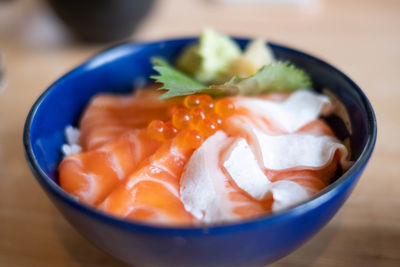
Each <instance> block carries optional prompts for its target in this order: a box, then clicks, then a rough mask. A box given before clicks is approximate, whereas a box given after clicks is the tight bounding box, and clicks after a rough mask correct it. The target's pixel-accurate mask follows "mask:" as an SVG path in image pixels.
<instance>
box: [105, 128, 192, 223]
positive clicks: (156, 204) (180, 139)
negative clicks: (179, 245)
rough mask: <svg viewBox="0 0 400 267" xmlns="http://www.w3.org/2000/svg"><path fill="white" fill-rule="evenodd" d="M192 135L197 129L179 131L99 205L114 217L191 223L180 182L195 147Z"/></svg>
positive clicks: (155, 221) (150, 221)
mask: <svg viewBox="0 0 400 267" xmlns="http://www.w3.org/2000/svg"><path fill="white" fill-rule="evenodd" d="M193 134H194V135H196V132H193V131H182V132H180V133H179V134H178V135H177V136H176V137H174V138H173V139H170V140H169V141H166V142H165V143H164V144H163V145H162V146H161V147H160V148H159V149H158V150H157V151H156V152H155V153H154V155H153V156H151V157H150V158H149V159H148V160H147V161H146V162H145V164H141V167H140V168H139V169H138V170H136V171H135V172H134V173H133V174H132V175H130V176H129V177H128V178H127V179H126V180H125V181H124V182H123V183H122V184H120V185H119V186H118V187H117V188H116V189H115V190H114V191H113V192H112V193H111V194H110V195H109V196H108V197H107V198H106V199H105V200H104V201H103V202H102V203H101V204H100V205H99V208H100V209H101V210H103V211H105V212H108V213H110V214H113V215H115V216H119V217H123V218H127V219H133V220H138V221H142V222H149V223H163V224H173V225H188V224H192V223H193V217H192V215H191V214H190V213H188V212H187V211H186V210H185V208H184V206H183V204H182V202H181V200H180V194H179V182H180V176H181V173H182V170H183V167H184V166H185V164H186V162H187V160H188V159H189V157H190V155H191V153H192V152H193V150H194V147H193V146H192V145H190V144H191V143H192V141H191V139H192V138H193V137H195V136H193ZM195 141H196V140H195ZM188 142H189V143H188ZM188 144H189V145H188Z"/></svg>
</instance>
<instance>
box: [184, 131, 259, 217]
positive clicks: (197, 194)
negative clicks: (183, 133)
mask: <svg viewBox="0 0 400 267" xmlns="http://www.w3.org/2000/svg"><path fill="white" fill-rule="evenodd" d="M233 141H234V139H233V138H228V137H227V135H226V134H225V133H224V132H222V131H218V132H216V133H215V134H214V135H213V136H211V137H209V138H208V139H207V140H206V141H205V142H204V143H203V144H202V145H201V146H200V148H199V149H197V150H196V151H195V152H194V153H193V155H192V157H191V158H190V160H189V162H188V164H187V165H186V166H185V170H184V172H183V174H182V177H181V191H180V192H181V200H182V202H183V203H184V206H185V209H186V210H187V211H189V212H190V213H191V214H192V215H193V216H195V217H196V218H197V219H199V221H201V222H202V223H206V224H213V223H221V222H228V221H237V220H239V219H244V218H254V217H256V216H261V215H262V214H264V213H265V211H266V210H265V208H264V207H263V206H262V204H261V203H260V202H259V201H257V200H255V199H253V198H252V197H250V196H249V195H247V194H246V193H245V192H244V191H243V190H241V189H240V188H238V187H237V186H236V185H235V183H234V181H232V179H230V177H229V175H228V174H227V173H226V172H224V170H223V167H222V161H221V158H222V154H223V153H224V151H225V150H226V149H227V148H228V147H229V146H230V145H231V144H232V142H233Z"/></svg>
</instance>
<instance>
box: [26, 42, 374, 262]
mask: <svg viewBox="0 0 400 267" xmlns="http://www.w3.org/2000/svg"><path fill="white" fill-rule="evenodd" d="M193 41H194V39H193V38H190V39H176V40H167V41H160V42H153V43H128V44H123V45H120V46H117V47H114V48H111V49H109V50H107V51H105V52H102V53H100V54H99V55H97V56H95V57H93V58H92V59H90V60H88V61H87V62H85V63H84V64H83V65H81V66H79V67H77V68H75V69H73V70H72V71H71V72H69V73H67V74H66V75H65V76H63V77H61V78H60V79H59V80H57V81H56V82H55V83H54V84H53V85H51V86H50V87H49V88H48V89H47V90H46V91H45V92H44V93H43V94H42V95H41V96H40V98H39V99H38V100H37V101H36V103H35V104H34V105H33V107H32V109H31V111H30V113H29V115H28V118H27V120H26V124H25V129H24V145H25V152H26V157H27V161H28V164H29V165H30V167H31V169H32V171H33V173H34V175H35V176H36V178H37V180H38V182H39V183H40V184H41V186H42V187H43V189H44V191H45V192H46V194H47V195H48V196H49V198H50V200H51V201H52V202H53V203H54V204H55V205H56V207H57V208H58V209H59V210H60V212H61V213H62V214H63V215H64V217H65V218H66V219H67V220H68V221H69V222H70V223H71V224H72V225H73V226H74V227H75V228H76V229H77V230H78V231H79V232H80V233H81V234H82V235H84V236H85V237H86V238H87V239H88V240H90V241H91V242H92V243H93V244H95V245H96V246H97V247H99V248H101V249H103V250H104V251H106V252H108V253H110V254H111V255H113V256H114V257H116V258H118V259H120V260H122V261H124V262H126V263H129V264H134V265H136V266H262V265H265V264H267V263H271V262H273V261H275V260H277V259H279V258H281V257H283V256H285V255H287V254H288V253H290V252H291V251H293V250H294V249H296V248H297V247H299V246H300V245H301V244H303V243H304V242H305V241H306V240H307V239H309V238H310V237H311V236H313V235H314V234H315V233H316V232H317V231H318V230H320V229H321V228H322V227H323V226H324V225H325V224H326V223H327V222H328V221H329V220H330V219H331V218H332V216H333V215H334V214H335V213H336V212H337V210H338V209H339V208H340V207H341V206H342V204H343V203H344V201H345V200H346V199H347V197H348V196H349V194H350V193H351V191H352V189H353V187H354V186H355V184H356V182H357V180H358V179H359V177H360V175H361V173H362V171H363V169H364V168H365V166H366V164H367V162H368V160H369V157H370V156H371V154H372V151H373V147H374V145H375V140H376V121H375V116H374V112H373V109H372V107H371V105H370V103H369V102H368V99H367V98H366V96H365V95H364V94H363V92H362V91H361V90H360V88H359V87H358V86H357V85H356V84H355V83H354V82H352V81H351V80H350V79H349V78H348V77H347V76H345V75H344V74H343V73H341V72H340V71H339V70H337V69H335V68H334V67H332V66H330V65H329V64H327V63H325V62H323V61H322V60H320V59H317V58H315V57H312V56H310V55H307V54H305V53H302V52H299V51H296V50H293V49H290V48H287V47H284V46H280V45H277V44H270V45H271V47H272V50H273V52H274V54H275V55H276V57H277V58H278V59H283V60H289V61H291V62H293V63H294V64H296V65H297V66H299V67H301V68H304V69H305V70H306V71H307V72H308V73H309V74H310V75H311V77H312V79H313V82H314V87H315V89H316V90H317V91H321V90H322V89H323V88H329V90H330V91H331V92H333V93H334V94H335V95H336V96H337V97H338V98H339V99H340V100H341V101H342V103H343V104H344V105H345V106H346V108H347V110H348V112H349V114H350V119H351V123H352V133H351V134H350V133H349V132H348V131H346V130H345V127H344V125H343V123H342V122H341V121H340V120H338V119H337V118H335V117H331V118H329V119H328V122H329V123H330V124H331V126H332V127H333V129H334V130H335V132H336V134H337V135H338V136H339V137H340V138H345V137H349V138H350V141H351V150H352V159H353V160H354V161H355V164H354V165H353V166H352V167H351V169H350V170H348V171H347V172H346V173H345V174H344V175H342V176H341V177H340V178H339V179H337V180H336V181H335V182H334V183H332V184H331V185H330V186H328V187H327V188H326V189H324V190H323V191H322V192H320V193H319V194H317V195H316V196H314V197H313V198H312V199H311V200H309V201H307V202H305V203H302V204H300V205H298V206H296V207H294V208H291V209H289V210H286V211H282V212H279V213H276V214H273V215H266V216H264V217H261V218H257V219H254V220H249V221H244V222H239V223H232V224H223V225H216V226H209V227H188V228H173V227H158V226H152V225H145V224H140V223H133V222H128V221H123V220H119V219H116V218H113V217H111V216H108V215H106V214H103V213H101V212H98V211H97V210H95V209H94V208H91V207H89V206H87V205H84V204H82V203H79V202H78V201H76V200H75V199H74V198H73V197H71V196H70V195H69V194H67V193H66V192H64V191H63V190H62V189H61V188H60V187H59V186H58V184H57V165H58V163H59V162H60V160H61V152H60V147H61V145H62V144H63V143H65V137H64V128H65V126H67V125H70V124H72V125H77V123H78V120H79V116H80V114H81V112H82V110H83V109H84V107H85V105H86V104H87V103H88V101H89V99H90V98H91V97H92V96H94V95H95V94H97V93H99V92H115V93H128V92H131V91H132V88H133V87H134V85H136V84H143V83H144V82H146V81H148V77H149V76H150V74H152V69H151V65H150V57H152V56H162V57H164V58H166V59H168V60H171V61H173V59H174V58H175V57H176V56H177V55H178V54H179V52H180V51H181V50H182V48H183V47H185V46H186V45H187V44H189V43H191V42H193ZM237 41H238V42H239V44H240V45H241V46H245V44H246V43H247V42H248V40H246V39H237Z"/></svg>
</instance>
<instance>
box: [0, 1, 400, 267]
mask: <svg viewBox="0 0 400 267" xmlns="http://www.w3.org/2000/svg"><path fill="white" fill-rule="evenodd" d="M6 2H7V1H6ZM242 2H245V1H242ZM250 2H252V3H251V4H250V3H233V4H227V3H226V2H218V1H211V0H208V1H205V0H203V1H202V0H193V1H184V0H164V1H158V3H157V5H156V6H155V7H154V9H153V10H152V13H151V14H150V15H149V16H148V17H147V19H146V20H145V21H144V22H143V24H142V25H141V26H140V27H139V29H138V31H137V32H136V33H134V34H133V35H132V37H131V39H132V40H155V39H160V38H165V37H168V38H169V37H175V36H183V35H197V34H198V33H199V32H200V31H201V29H202V28H203V27H204V26H212V27H214V28H216V29H217V30H220V31H225V32H227V33H231V34H234V35H237V36H250V37H252V36H253V37H256V36H257V37H263V38H268V39H270V40H274V41H276V42H280V43H284V44H287V45H289V46H293V47H297V48H300V49H303V50H305V51H308V52H310V53H312V54H314V55H316V56H319V57H322V58H324V59H326V60H327V61H328V62H330V63H332V64H333V65H335V66H337V67H338V68H340V69H342V70H343V71H344V72H345V73H347V74H348V75H349V76H350V77H352V78H353V79H354V81H356V82H357V83H358V84H359V85H360V86H361V88H363V90H364V91H365V93H366V94H367V96H368V97H369V99H370V100H371V102H372V105H373V106H374V108H375V111H376V115H377V120H378V124H379V131H378V132H379V136H378V141H377V146H376V149H375V153H374V155H373V157H372V159H371V161H370V164H369V165H368V167H367V168H366V170H365V173H364V175H363V177H362V179H361V180H360V182H359V184H358V185H357V187H356V189H355V191H354V193H353V194H352V195H351V197H350V199H349V200H348V201H347V203H346V204H345V206H344V207H343V208H342V209H341V210H340V211H339V213H338V214H337V215H336V216H335V217H334V219H333V220H332V221H331V222H330V223H329V224H328V225H327V226H326V227H325V228H324V229H323V230H322V231H321V232H320V233H318V234H317V235H316V236H315V237H314V238H313V239H311V240H310V241H309V242H307V243H306V244H305V245H304V246H303V247H301V248H300V249H298V250H297V251H295V252H294V253H292V254H291V255H289V256H287V257H285V258H284V259H282V260H280V261H278V262H277V263H275V264H273V266H274V267H286V266H295V267H300V266H399V265H400V176H399V173H400V172H399V170H400V167H399V166H400V142H399V141H398V135H399V132H400V116H399V104H398V102H399V99H400V78H399V77H400V67H399V62H400V49H399V48H400V1H396V0H385V1H373V0H365V1H362V0H351V1H350V0H349V1H339V0H330V1H328V0H320V1H318V0H314V1H305V2H306V4H303V5H298V4H292V5H290V4H266V3H258V2H257V1H250ZM183 10H184V12H182V11H183ZM108 45H109V44H106V45H88V44H81V43H77V42H76V41H74V40H73V39H71V37H70V36H69V35H68V34H67V33H66V31H65V28H64V27H63V26H62V25H61V24H60V22H59V21H58V20H57V19H56V18H55V17H54V15H52V13H51V12H50V11H49V10H48V8H47V7H46V6H45V5H44V3H43V2H41V1H29V0H20V1H9V3H8V4H4V3H3V4H0V53H2V54H3V56H4V58H5V77H6V82H7V84H6V87H5V89H4V90H3V91H2V92H0V266H122V264H121V263H119V262H117V261H116V260H114V259H112V258H111V257H110V256H108V255H106V254H104V253H103V252H101V251H99V250H98V249H97V248H95V247H93V246H92V245H91V244H90V243H89V242H88V241H86V240H85V239H84V238H83V237H81V236H80V235H79V234H77V233H76V232H75V230H74V229H73V228H72V227H71V226H70V225H69V224H68V223H67V222H66V221H65V220H64V218H63V217H62V216H61V215H60V213H58V211H56V210H55V208H54V207H53V206H52V204H51V203H50V201H49V200H48V199H47V197H46V196H45V194H44V192H43V191H42V190H41V189H40V187H39V185H38V184H37V183H36V181H35V180H34V178H33V176H32V174H31V172H30V171H29V169H28V167H27V165H26V163H25V159H24V152H23V147H22V128H23V123H24V120H25V118H26V115H27V112H28V110H29V108H30V106H31V105H32V104H33V102H34V101H35V99H36V98H37V97H38V96H39V95H40V93H41V92H42V91H43V90H44V89H45V88H46V87H47V86H48V85H49V84H50V83H51V82H52V81H54V80H55V79H56V78H57V77H59V76H60V75H61V74H63V73H64V72H66V71H67V70H69V69H70V68H72V67H73V66H75V65H77V64H79V63H81V62H82V61H83V60H85V59H86V58H88V57H90V56H91V55H93V54H94V53H96V52H97V51H100V50H102V49H104V48H105V47H106V46H108Z"/></svg>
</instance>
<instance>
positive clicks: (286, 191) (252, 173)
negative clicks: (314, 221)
mask: <svg viewBox="0 0 400 267" xmlns="http://www.w3.org/2000/svg"><path fill="white" fill-rule="evenodd" d="M225 158H226V159H225V161H224V163H223V165H224V168H225V169H226V170H227V172H228V173H229V175H230V176H231V178H232V180H234V181H235V183H236V184H237V186H238V187H239V188H241V189H242V190H244V191H245V192H246V193H248V194H249V195H251V196H252V197H254V198H255V199H258V200H262V199H263V198H265V197H267V196H268V195H269V194H271V195H272V198H273V204H272V211H273V212H276V211H280V210H284V209H287V208H290V207H292V206H294V205H296V204H299V203H300V202H303V201H305V200H307V199H308V198H309V197H310V195H309V193H308V192H307V190H306V189H304V188H303V187H302V186H301V185H299V184H298V183H296V182H292V181H276V182H273V183H272V182H271V181H270V180H269V179H268V178H267V176H266V175H265V174H264V172H263V171H262V169H261V168H260V166H259V165H258V164H257V161H256V159H255V156H254V154H253V152H252V150H251V148H250V147H249V145H248V144H247V142H246V140H245V139H243V138H239V139H238V140H237V141H236V142H235V143H234V144H232V146H231V148H230V149H229V150H227V152H226V155H225Z"/></svg>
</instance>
